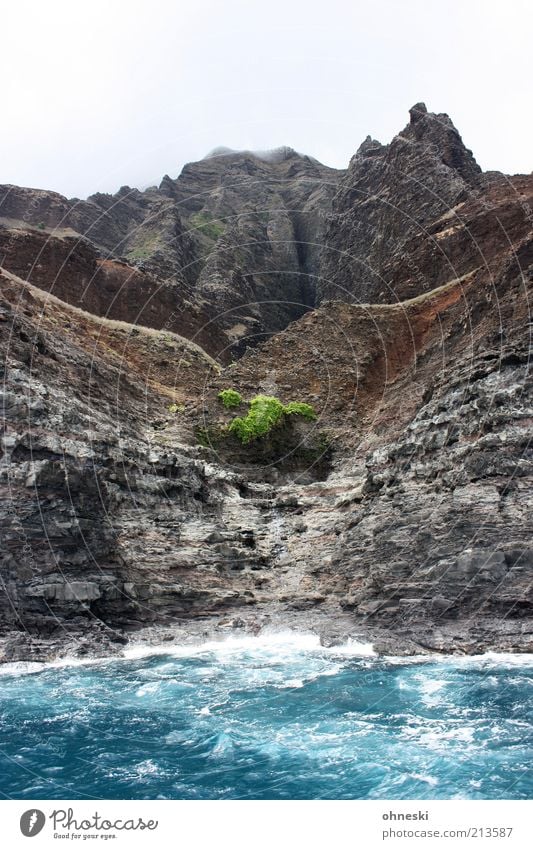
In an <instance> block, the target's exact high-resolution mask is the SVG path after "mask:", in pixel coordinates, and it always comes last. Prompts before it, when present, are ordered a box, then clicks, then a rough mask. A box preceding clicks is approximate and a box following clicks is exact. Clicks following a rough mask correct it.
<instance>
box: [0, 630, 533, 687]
mask: <svg viewBox="0 0 533 849" xmlns="http://www.w3.org/2000/svg"><path fill="white" fill-rule="evenodd" d="M203 654H211V655H213V656H214V657H215V659H216V661H217V662H218V663H224V662H231V661H232V660H233V659H236V658H237V657H238V656H239V655H251V656H256V657H259V658H260V657H261V656H263V657H265V659H272V658H276V659H279V660H289V659H290V658H291V657H294V658H297V657H298V656H301V655H306V654H307V655H315V656H318V655H321V656H323V657H328V658H331V659H333V658H339V659H341V658H350V657H354V658H357V657H360V658H369V659H372V658H376V657H378V655H377V653H376V651H375V650H374V648H373V645H372V643H370V642H364V641H359V640H357V639H353V638H350V639H348V640H347V641H346V642H345V643H342V644H339V645H334V646H328V647H325V646H322V645H321V643H320V637H319V635H318V634H316V633H313V632H302V631H295V630H288V629H286V630H274V629H272V630H269V629H265V630H263V631H262V632H261V633H260V634H258V635H257V636H254V635H251V634H240V635H231V636H221V637H220V638H219V639H216V638H214V639H210V640H207V641H205V642H203V643H179V642H176V643H172V642H164V643H160V644H158V645H152V644H148V643H137V644H135V645H132V646H129V647H127V648H126V649H124V650H123V652H122V654H121V655H118V656H117V655H115V656H110V657H85V658H77V657H68V656H67V657H64V658H60V659H58V660H53V661H48V662H37V661H17V662H13V663H6V664H0V675H15V676H20V675H29V674H35V673H38V672H42V671H43V670H44V669H61V668H64V667H76V666H80V667H81V666H90V665H98V666H101V665H104V664H110V663H117V662H119V661H124V660H126V661H132V660H142V659H143V658H149V657H156V656H167V657H173V658H188V657H191V658H193V657H198V656H199V655H203ZM380 660H381V661H382V662H384V663H387V664H390V665H399V666H408V665H411V664H422V663H423V664H434V663H439V664H443V665H446V664H452V665H454V666H459V665H477V666H481V667H482V668H491V667H492V668H494V667H498V666H516V667H527V666H533V654H506V653H503V652H502V653H499V652H486V653H484V654H480V655H468V656H460V655H453V654H449V655H443V654H438V655H435V654H428V655H408V656H395V655H390V656H389V655H387V656H385V655H382V656H380ZM322 674H327V671H326V670H324V671H323V673H322Z"/></svg>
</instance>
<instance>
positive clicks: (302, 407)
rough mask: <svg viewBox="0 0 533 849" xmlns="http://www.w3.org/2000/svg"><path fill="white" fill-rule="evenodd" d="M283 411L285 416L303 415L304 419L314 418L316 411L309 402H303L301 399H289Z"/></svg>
mask: <svg viewBox="0 0 533 849" xmlns="http://www.w3.org/2000/svg"><path fill="white" fill-rule="evenodd" d="M283 412H284V413H285V415H287V416H292V415H296V416H303V417H304V419H311V420H312V421H314V420H315V419H316V413H315V411H314V409H313V407H312V406H311V404H304V403H303V401H290V403H288V404H287V405H286V406H285V407H284V408H283Z"/></svg>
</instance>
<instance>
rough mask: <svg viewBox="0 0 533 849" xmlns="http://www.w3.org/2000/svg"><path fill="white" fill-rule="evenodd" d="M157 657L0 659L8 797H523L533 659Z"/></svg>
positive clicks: (228, 652) (260, 652) (270, 647)
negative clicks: (13, 663) (37, 662)
mask: <svg viewBox="0 0 533 849" xmlns="http://www.w3.org/2000/svg"><path fill="white" fill-rule="evenodd" d="M151 651H152V652H153V650H151ZM164 651H165V653H162V652H159V653H156V654H153V653H152V654H149V653H148V651H146V652H143V651H141V650H138V651H137V652H136V653H132V655H131V656H130V657H128V658H126V659H121V660H108V661H100V662H94V663H85V664H63V665H60V664H56V665H49V666H46V667H44V668H41V669H39V668H37V667H35V666H32V667H31V668H28V667H21V666H20V665H19V666H17V667H6V668H4V669H3V670H2V674H1V675H0V792H1V793H2V795H3V797H12V798H18V799H60V798H72V799H81V798H91V797H96V798H104V799H131V798H138V799H144V798H148V799H242V798H245V799H314V798H317V799H318V798H320V799H450V798H459V799H525V798H531V797H532V796H533V771H532V766H531V765H532V763H533V733H532V728H531V725H530V724H529V721H530V719H531V696H532V691H533V677H532V673H533V657H532V656H527V657H526V656H512V655H510V656H505V657H504V656H500V657H495V656H494V657H491V656H485V657H482V658H477V659H472V658H469V659H457V658H447V659H438V660H432V659H431V660H427V659H426V660H422V659H418V660H417V659H409V660H405V659H390V660H386V659H382V658H376V657H373V656H372V655H371V652H370V647H367V646H360V645H347V646H344V647H341V648H333V649H324V648H321V647H320V646H319V644H318V640H317V639H316V638H315V637H313V636H305V635H300V636H298V635H294V634H277V635H275V634H274V635H270V636H266V637H261V638H241V639H237V638H235V639H229V640H226V641H224V642H220V643H210V644H206V645H204V646H200V647H197V648H191V647H187V648H185V647H184V648H170V649H169V648H166V649H165V650H164Z"/></svg>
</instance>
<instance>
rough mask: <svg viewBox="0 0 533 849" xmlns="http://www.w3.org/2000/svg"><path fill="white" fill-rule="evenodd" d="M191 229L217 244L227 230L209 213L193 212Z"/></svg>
mask: <svg viewBox="0 0 533 849" xmlns="http://www.w3.org/2000/svg"><path fill="white" fill-rule="evenodd" d="M189 221H190V224H191V227H193V228H194V229H195V230H200V231H201V232H202V233H203V234H204V235H205V236H207V238H208V239H212V240H213V242H216V240H217V239H218V237H219V236H221V235H222V233H223V232H224V230H225V229H226V228H225V226H224V224H223V223H222V222H221V221H218V220H217V219H213V218H211V216H210V215H209V213H208V212H203V211H202V212H193V214H192V215H191V217H190V219H189Z"/></svg>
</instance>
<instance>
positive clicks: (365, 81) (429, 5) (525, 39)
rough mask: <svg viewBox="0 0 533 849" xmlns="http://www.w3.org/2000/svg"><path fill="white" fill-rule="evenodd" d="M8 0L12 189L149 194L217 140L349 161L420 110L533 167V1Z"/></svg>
mask: <svg viewBox="0 0 533 849" xmlns="http://www.w3.org/2000/svg"><path fill="white" fill-rule="evenodd" d="M2 5H3V8H2V47H1V51H0V71H1V75H2V76H1V79H2V97H1V121H2V128H1V133H0V182H2V183H16V184H19V185H26V186H34V187H38V188H48V189H54V190H56V191H59V192H62V193H64V194H66V195H68V196H78V197H85V196H87V195H88V194H90V193H92V192H94V191H115V190H116V189H118V188H119V187H120V186H121V185H124V184H128V185H131V186H141V187H144V186H147V185H150V184H153V183H159V181H160V179H161V177H162V176H163V174H165V173H169V174H170V175H171V176H173V177H175V176H177V174H178V173H179V172H180V170H181V168H182V166H183V165H184V163H185V162H187V161H191V160H194V159H201V158H202V157H203V156H204V155H205V154H206V153H207V152H208V151H209V150H211V149H212V148H214V147H216V146H218V145H227V146H229V147H233V148H247V149H267V148H272V147H277V146H279V145H285V144H286V145H290V146H291V147H294V148H296V149H297V150H299V151H302V152H304V153H309V154H311V155H313V156H315V157H317V158H318V159H320V160H321V161H322V162H325V163H327V164H328V165H333V166H337V167H345V166H346V165H347V163H348V160H349V158H350V156H351V155H352V154H353V153H354V152H355V150H356V149H357V147H358V146H359V144H360V142H361V141H362V140H363V139H364V138H365V136H366V135H367V134H369V133H370V134H371V135H372V136H374V137H375V138H378V139H379V140H380V141H381V142H387V141H390V139H391V138H392V136H393V135H394V134H395V133H396V132H398V131H399V130H400V129H401V128H402V127H403V126H404V125H405V124H406V123H407V121H408V114H407V113H408V109H409V107H410V106H412V105H413V104H414V103H416V102H417V101H419V100H423V101H425V102H426V104H427V106H428V108H429V109H430V110H431V111H434V112H447V113H448V114H449V115H450V117H451V118H452V120H453V121H454V123H455V125H456V126H457V128H458V129H459V131H460V132H461V134H462V136H463V139H464V141H465V143H466V144H467V146H468V147H470V148H472V150H473V151H474V154H475V156H476V158H477V160H478V162H479V163H480V165H481V166H482V167H483V168H484V169H497V170H502V171H506V172H508V173H516V172H530V171H531V169H532V168H533V150H532V145H531V136H532V132H531V131H532V124H533V115H532V110H531V88H532V86H531V82H532V80H531V24H532V13H531V11H530V9H531V3H530V2H529V0H505V2H503V0H497V2H496V1H495V0H306V2H303V0H265V2H256V0H187V2H184V0H174V2H171V0H125V1H124V0H46V2H44V0H16V2H11V3H9V4H8V3H4V4H2ZM528 9H529V11H528Z"/></svg>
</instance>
